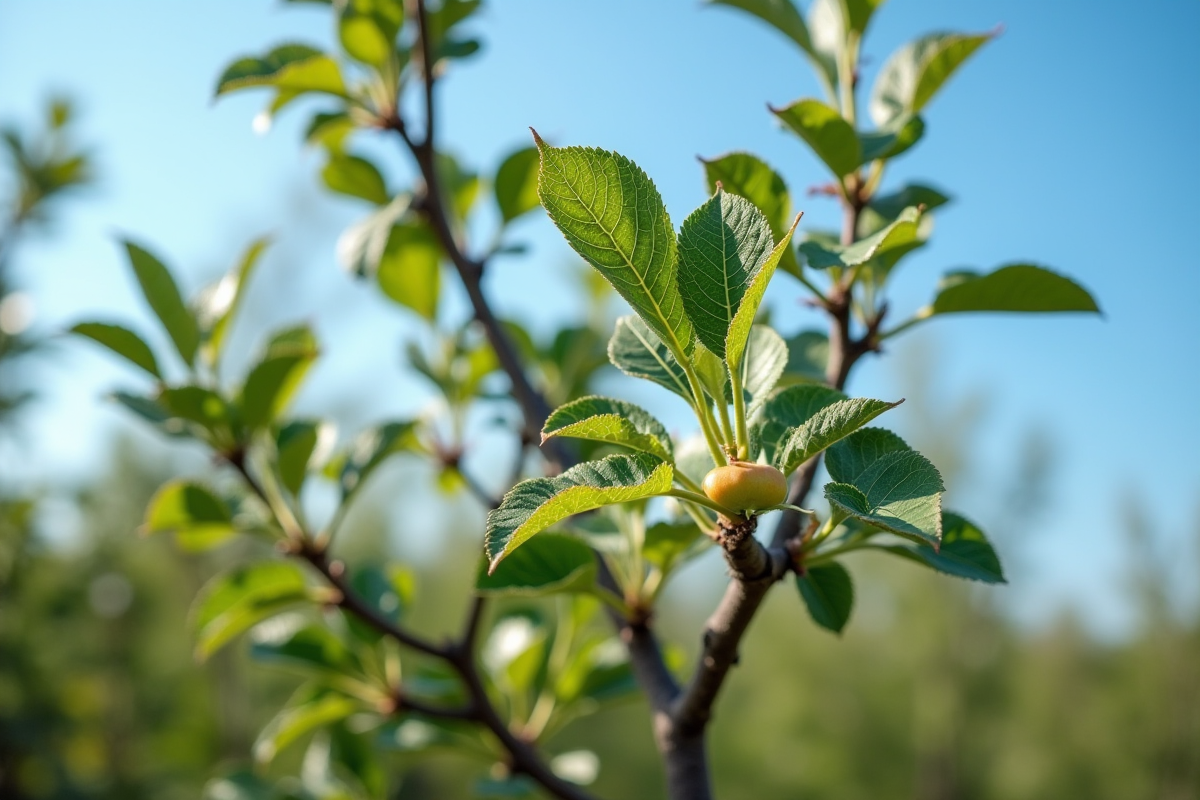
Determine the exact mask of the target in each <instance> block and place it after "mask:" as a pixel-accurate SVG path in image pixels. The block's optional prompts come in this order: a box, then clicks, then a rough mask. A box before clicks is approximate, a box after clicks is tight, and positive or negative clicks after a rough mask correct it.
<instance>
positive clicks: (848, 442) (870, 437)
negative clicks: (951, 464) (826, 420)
mask: <svg viewBox="0 0 1200 800" xmlns="http://www.w3.org/2000/svg"><path fill="white" fill-rule="evenodd" d="M903 450H912V448H911V447H909V446H908V444H907V443H906V442H905V441H904V440H903V439H901V438H900V437H899V436H897V435H896V434H894V433H892V432H891V431H889V430H885V429H883V428H863V429H862V430H860V431H855V432H854V433H852V434H850V435H849V436H847V437H846V438H845V439H842V440H841V441H840V442H838V443H837V444H834V445H833V446H832V447H830V448H829V450H828V451H827V452H826V453H825V468H826V469H827V470H828V471H829V477H831V478H833V479H834V480H835V481H837V482H838V483H850V484H855V485H857V484H858V479H859V477H860V476H861V475H862V474H863V473H864V472H866V471H867V468H868V467H870V466H871V465H872V464H874V463H875V462H876V461H878V460H879V459H880V458H882V457H883V456H885V455H887V454H888V453H895V452H899V451H903Z"/></svg>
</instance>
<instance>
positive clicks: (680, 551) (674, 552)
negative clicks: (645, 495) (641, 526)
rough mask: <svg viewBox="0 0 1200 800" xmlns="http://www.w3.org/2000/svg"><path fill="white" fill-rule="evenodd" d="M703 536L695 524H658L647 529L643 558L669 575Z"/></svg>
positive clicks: (643, 545)
mask: <svg viewBox="0 0 1200 800" xmlns="http://www.w3.org/2000/svg"><path fill="white" fill-rule="evenodd" d="M701 536H702V534H701V533H700V529H699V528H697V527H696V524H695V523H694V522H684V523H671V522H656V523H654V524H653V525H651V526H650V527H648V528H646V536H645V541H644V542H643V544H642V556H644V557H645V559H646V560H647V561H649V562H650V563H651V564H653V565H655V566H656V567H658V568H659V569H660V570H662V571H663V572H664V573H669V572H670V571H671V570H673V569H674V568H675V566H676V565H677V564H678V563H679V562H680V561H681V560H682V559H683V558H685V557H686V556H687V554H688V553H689V552H690V551H693V550H694V545H695V544H696V543H697V542H698V541H700V537H701Z"/></svg>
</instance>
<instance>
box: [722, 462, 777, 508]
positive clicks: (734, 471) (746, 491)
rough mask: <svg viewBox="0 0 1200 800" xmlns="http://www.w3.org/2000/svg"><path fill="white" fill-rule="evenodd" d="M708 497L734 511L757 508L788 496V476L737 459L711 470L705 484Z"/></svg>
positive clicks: (769, 505) (763, 466)
mask: <svg viewBox="0 0 1200 800" xmlns="http://www.w3.org/2000/svg"><path fill="white" fill-rule="evenodd" d="M702 488H703V489H704V493H705V494H706V495H708V499H710V500H712V501H713V502H716V503H720V504H721V505H723V506H725V507H726V508H728V509H729V510H731V511H756V510H758V509H760V508H770V507H771V506H777V505H779V504H780V503H782V502H783V501H784V500H786V499H787V493H788V485H787V478H785V477H784V476H783V473H782V472H780V471H779V470H777V469H775V468H774V467H770V466H767V465H766V464H755V463H753V462H750V461H734V462H732V463H730V464H729V465H727V466H724V467H717V468H716V469H713V470H710V471H709V473H708V474H707V475H705V476H704V484H703V486H702Z"/></svg>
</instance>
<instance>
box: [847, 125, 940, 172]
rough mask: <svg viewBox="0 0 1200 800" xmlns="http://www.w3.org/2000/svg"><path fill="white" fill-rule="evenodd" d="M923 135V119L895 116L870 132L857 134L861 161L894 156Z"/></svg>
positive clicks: (919, 139)
mask: <svg viewBox="0 0 1200 800" xmlns="http://www.w3.org/2000/svg"><path fill="white" fill-rule="evenodd" d="M924 135H925V121H924V120H922V119H921V118H920V117H917V116H912V117H904V116H902V117H897V118H896V119H894V120H893V121H892V122H890V123H888V124H887V125H885V126H883V127H881V128H879V130H876V131H872V132H870V133H860V134H858V142H859V145H860V146H861V147H862V163H864V164H866V163H867V162H869V161H875V160H883V159H889V158H895V157H896V156H898V155H900V154H901V153H903V152H904V151H906V150H908V149H909V148H910V147H912V146H913V145H915V144H916V143H917V142H919V141H921V137H922V136H924Z"/></svg>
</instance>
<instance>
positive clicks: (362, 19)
mask: <svg viewBox="0 0 1200 800" xmlns="http://www.w3.org/2000/svg"><path fill="white" fill-rule="evenodd" d="M403 24H404V6H403V4H402V3H401V2H400V0H368V1H367V2H363V1H362V0H358V2H348V3H342V4H341V7H340V9H339V11H338V39H339V40H340V41H341V43H342V49H344V50H345V51H346V54H347V55H349V56H350V57H351V58H353V59H355V60H357V61H361V62H362V63H364V64H369V65H371V66H374V67H383V66H384V65H386V64H387V61H388V59H389V58H390V57H391V55H392V54H393V53H394V52H395V50H396V45H395V42H396V35H397V34H398V33H399V32H400V28H401V27H402V26H403Z"/></svg>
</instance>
